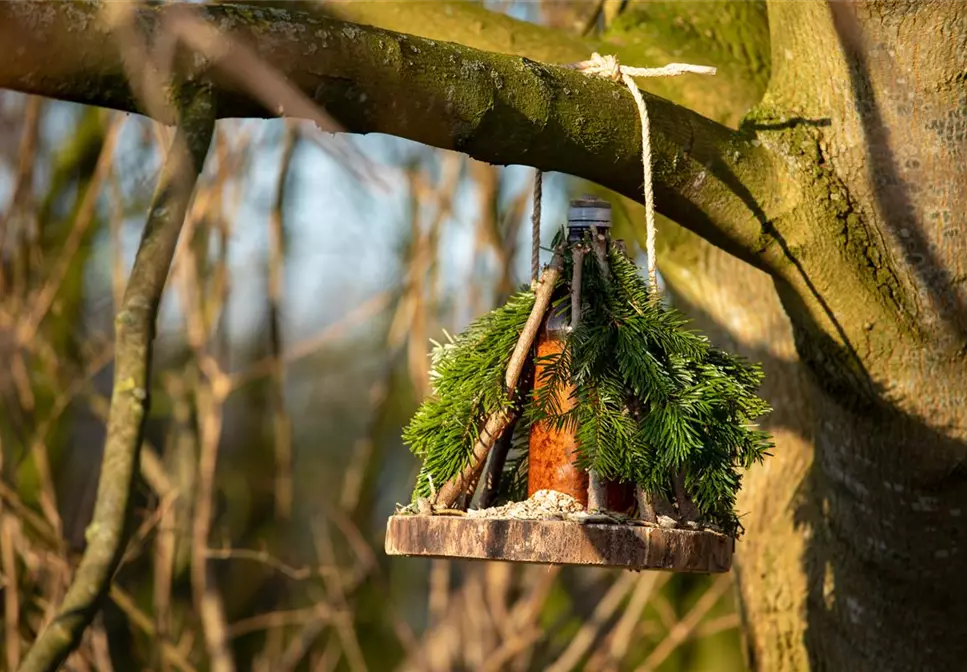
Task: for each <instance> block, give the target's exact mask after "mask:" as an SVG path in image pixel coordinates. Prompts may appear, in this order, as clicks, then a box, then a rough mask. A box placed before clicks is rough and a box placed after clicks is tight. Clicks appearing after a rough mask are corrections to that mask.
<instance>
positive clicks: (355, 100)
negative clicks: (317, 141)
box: [0, 2, 783, 267]
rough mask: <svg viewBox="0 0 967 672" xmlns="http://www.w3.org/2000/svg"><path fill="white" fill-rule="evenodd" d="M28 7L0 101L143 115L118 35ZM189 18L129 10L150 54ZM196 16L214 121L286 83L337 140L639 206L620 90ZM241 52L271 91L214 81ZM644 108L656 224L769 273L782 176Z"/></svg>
mask: <svg viewBox="0 0 967 672" xmlns="http://www.w3.org/2000/svg"><path fill="white" fill-rule="evenodd" d="M23 4H26V5H28V8H26V9H24V8H22V7H20V6H19V5H18V3H6V5H0V41H2V42H4V43H7V44H16V45H17V49H18V50H22V51H21V52H20V53H22V54H23V57H22V58H18V59H10V60H9V61H7V62H5V63H3V64H0V86H5V87H8V88H14V89H18V90H21V91H28V92H31V93H37V94H40V95H47V96H51V97H56V98H61V99H66V100H75V101H78V102H83V103H88V104H94V105H102V106H106V107H113V108H116V109H122V110H128V111H136V112H142V113H144V112H145V109H144V108H143V106H142V105H141V104H139V103H138V102H137V101H136V100H135V97H134V95H132V92H131V89H130V88H129V87H128V85H127V84H126V77H125V68H124V63H123V59H122V57H121V55H120V52H119V50H118V46H117V45H118V43H119V40H118V38H119V35H118V34H116V32H115V29H114V28H112V27H111V26H108V25H105V24H104V23H103V22H101V21H100V19H99V18H98V16H97V11H98V10H97V6H96V5H88V4H81V3H72V2H71V3H56V4H54V3H23ZM30 7H32V9H31V8H30ZM41 8H42V9H41ZM185 9H186V8H185V7H184V6H177V5H175V6H172V5H163V6H157V7H151V8H139V9H134V10H132V11H134V12H136V19H135V20H134V21H133V25H136V26H138V29H139V30H141V31H142V32H143V33H145V34H146V36H147V37H148V38H149V39H148V40H146V41H147V42H151V41H152V40H153V39H154V38H155V37H156V36H157V35H158V33H159V32H160V31H161V30H163V29H164V26H165V25H171V24H170V23H166V22H168V21H169V20H170V19H171V18H172V16H173V12H176V11H181V12H184V11H185ZM197 11H198V14H197V16H198V17H199V18H202V19H204V20H205V21H206V22H207V23H208V25H209V26H214V27H216V28H217V30H218V35H219V38H218V40H217V45H216V47H217V51H218V54H214V53H209V54H206V57H204V58H198V57H197V56H196V55H192V54H182V58H181V59H180V61H179V63H180V65H181V67H182V68H183V69H184V70H185V75H184V76H185V77H186V78H188V79H192V78H199V77H203V76H210V77H211V78H212V80H213V81H214V82H215V96H216V98H217V103H218V104H217V109H218V110H219V114H220V115H222V116H226V117H252V116H255V117H258V116H276V115H278V114H280V113H286V109H285V106H284V105H283V104H282V101H283V99H284V96H281V94H279V93H278V92H279V91H280V90H281V87H280V86H279V84H280V82H281V81H282V78H283V77H284V81H285V82H287V83H289V84H291V85H293V86H294V87H295V88H296V89H298V91H300V92H301V93H302V94H304V95H305V96H306V97H308V98H309V99H311V100H312V101H314V102H315V103H317V104H319V105H321V106H322V107H324V108H325V109H326V110H327V111H328V112H329V113H330V114H331V115H333V116H335V117H336V118H337V119H338V120H339V121H340V122H341V123H342V125H343V126H344V127H345V129H346V130H348V131H351V132H356V133H369V132H379V133H388V134H392V135H396V136H400V137H405V138H409V139H411V140H416V141H418V142H422V143H425V144H428V145H432V146H435V147H440V148H444V149H453V150H457V151H461V152H464V153H466V154H469V155H470V156H473V157H474V158H477V159H480V160H482V161H486V162H489V163H493V164H501V165H506V164H526V165H531V166H535V167H538V168H541V169H543V170H548V171H558V172H564V173H568V174H571V175H575V176H578V177H583V178H586V179H588V180H591V181H593V182H596V183H598V184H601V185H604V186H606V187H608V188H610V189H612V190H614V191H617V192H619V193H622V194H625V195H627V196H629V197H631V198H635V199H641V194H640V189H641V160H640V156H641V144H640V137H639V136H640V132H639V122H638V119H637V113H636V109H635V106H634V103H633V102H632V99H631V96H630V95H629V94H628V92H627V91H625V90H624V89H623V88H622V87H621V86H620V85H618V84H615V83H613V82H609V81H605V80H600V79H591V78H588V77H586V76H584V75H582V74H580V73H578V72H575V71H572V70H568V69H565V68H560V67H554V66H546V65H541V64H539V63H535V62H533V61H529V60H527V59H523V58H519V57H514V56H508V55H504V54H496V53H488V52H484V51H480V50H476V49H471V48H468V47H464V46H461V45H457V44H453V43H449V42H437V41H434V40H428V39H423V38H417V37H412V36H408V35H403V34H400V33H392V32H389V31H385V30H379V29H375V28H370V27H364V26H359V25H356V24H350V23H345V22H341V21H336V20H331V19H323V18H316V17H313V16H310V15H308V14H303V13H298V12H291V11H285V10H279V9H259V8H253V7H248V6H246V7H238V6H232V5H217V6H211V7H207V8H204V9H198V10H197ZM39 13H43V15H44V20H43V21H40V20H37V18H36V15H37V14H39ZM82 26H84V27H86V30H80V28H81V27H82ZM51 44H58V45H59V50H58V53H59V54H62V55H63V56H62V57H59V58H58V57H57V56H56V55H54V56H53V57H52V55H51V52H50V48H49V45H51ZM240 45H247V48H248V49H249V50H251V51H252V52H254V54H255V55H256V56H257V57H258V59H259V60H260V62H261V63H262V64H264V65H266V66H268V67H269V68H270V69H271V70H272V71H274V73H275V78H276V81H274V82H266V81H261V82H253V81H245V80H244V79H239V75H238V73H237V72H235V73H233V72H232V71H231V69H230V68H227V67H225V64H226V63H231V62H232V59H233V58H237V57H238V56H239V55H240V54H241V53H242V51H241V47H240ZM279 76H282V77H279ZM254 89H259V91H260V93H258V94H255V93H253V90H254ZM273 96H277V97H273ZM646 99H647V102H648V106H649V114H650V116H651V119H652V133H653V150H654V155H655V163H656V174H655V178H656V180H655V187H656V189H655V192H656V196H657V207H658V209H659V210H660V211H661V212H662V213H663V214H665V215H667V216H669V217H671V218H672V219H675V220H676V221H678V222H681V223H682V224H684V225H685V226H688V227H689V228H691V229H692V230H694V231H696V232H697V233H698V234H699V235H701V236H703V237H704V238H706V239H708V240H710V241H711V242H713V243H714V244H717V245H719V246H720V247H723V248H724V249H726V250H727V251H729V252H731V253H733V254H736V255H737V256H739V257H741V258H743V259H745V260H747V261H749V262H751V263H754V264H756V265H757V266H760V267H763V266H767V263H766V262H764V261H763V259H762V258H760V257H759V256H758V255H757V254H755V253H754V252H753V250H755V249H757V247H758V242H759V239H760V237H761V231H762V226H763V222H764V221H766V220H768V219H769V218H770V217H771V215H772V214H774V213H775V212H776V211H778V210H780V209H781V208H782V207H783V203H782V202H781V201H780V199H777V198H775V197H774V194H775V193H778V190H777V189H774V188H772V184H771V183H772V181H773V176H775V175H776V173H777V172H778V171H777V169H778V167H777V166H776V165H775V164H774V163H773V161H772V160H771V157H770V155H769V154H768V153H767V152H766V151H765V150H764V149H761V148H757V147H754V146H753V145H752V144H750V143H748V142H746V141H745V140H744V139H743V138H742V136H740V135H738V134H736V133H734V132H732V131H731V130H729V129H728V128H726V127H724V126H722V125H719V124H717V123H715V122H713V121H710V120H708V119H706V118H704V117H702V116H700V115H697V114H695V113H694V112H691V111H689V110H686V109H684V108H681V107H678V106H676V105H674V104H672V103H670V102H668V101H666V100H663V99H660V98H656V97H653V96H647V97H646ZM153 111H154V113H155V116H156V117H157V118H160V120H161V121H166V122H170V121H171V120H170V119H166V118H165V114H164V112H163V111H160V110H157V109H155V110H153ZM288 113H290V114H296V113H300V112H299V111H297V110H292V109H289V110H288ZM742 185H751V186H742Z"/></svg>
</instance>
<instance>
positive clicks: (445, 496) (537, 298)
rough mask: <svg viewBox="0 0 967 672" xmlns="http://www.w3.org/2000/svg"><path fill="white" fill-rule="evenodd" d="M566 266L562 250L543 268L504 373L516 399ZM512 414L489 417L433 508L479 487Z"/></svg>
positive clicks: (505, 412)
mask: <svg viewBox="0 0 967 672" xmlns="http://www.w3.org/2000/svg"><path fill="white" fill-rule="evenodd" d="M563 268H564V259H563V257H562V256H561V253H560V252H555V253H554V258H553V259H551V264H550V266H548V267H547V270H546V271H544V275H543V276H541V281H540V283H539V284H538V285H537V289H536V290H535V291H534V307H533V308H532V309H531V314H530V315H529V316H528V318H527V322H526V323H525V324H524V328H523V329H522V330H521V332H520V337H519V338H518V339H517V345H516V346H515V347H514V352H513V353H512V354H511V356H510V361H509V362H508V364H507V373H506V375H505V376H504V385H505V386H506V388H507V393H508V396H510V397H511V399H513V397H514V394H515V392H516V390H517V381H518V380H519V379H520V374H521V371H523V369H524V363H525V362H526V361H527V356H528V355H529V354H530V350H531V347H532V346H533V345H534V339H535V338H536V337H537V330H538V329H540V326H541V322H543V321H544V315H545V314H546V313H547V308H548V306H550V305H551V295H552V294H553V293H554V287H555V286H556V285H557V281H558V279H559V278H560V277H561V271H562V270H563ZM513 416H514V413H513V411H511V410H509V409H501V410H499V411H495V412H494V413H493V414H491V416H490V417H489V418H487V422H485V423H484V426H483V429H481V430H480V436H479V437H477V440H476V441H475V442H474V445H473V452H472V453H471V455H470V461H469V462H468V463H467V466H465V467H464V468H463V470H462V471H461V472H460V473H459V474H457V475H456V476H455V477H453V478H451V479H450V480H449V481H447V482H446V483H444V484H443V486H442V487H441V488H440V489H439V490H438V491H437V493H436V496H435V497H434V498H433V501H432V502H431V504H432V505H433V507H434V508H436V507H443V508H450V507H452V506H453V504H454V502H456V501H457V499H458V498H459V497H460V495H462V494H464V493H466V492H468V491H470V490H473V488H475V487H476V486H477V481H478V480H479V479H480V474H481V472H482V471H483V467H484V463H485V462H486V460H487V455H489V454H490V449H491V448H493V445H494V443H495V442H496V441H497V439H499V438H500V436H501V435H502V434H503V433H504V431H505V430H506V429H507V427H508V425H510V422H511V420H512V418H513Z"/></svg>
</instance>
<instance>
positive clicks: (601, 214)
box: [567, 196, 611, 228]
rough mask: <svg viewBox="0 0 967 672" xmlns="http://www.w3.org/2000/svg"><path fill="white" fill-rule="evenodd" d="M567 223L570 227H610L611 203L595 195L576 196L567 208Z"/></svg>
mask: <svg viewBox="0 0 967 672" xmlns="http://www.w3.org/2000/svg"><path fill="white" fill-rule="evenodd" d="M567 225H568V226H569V227H571V228H577V227H580V228H590V227H592V226H596V227H599V228H610V227H611V204H610V203H608V202H607V201H605V200H602V199H600V198H598V197H596V196H582V197H581V198H576V199H574V200H572V201H571V205H570V207H568V209H567Z"/></svg>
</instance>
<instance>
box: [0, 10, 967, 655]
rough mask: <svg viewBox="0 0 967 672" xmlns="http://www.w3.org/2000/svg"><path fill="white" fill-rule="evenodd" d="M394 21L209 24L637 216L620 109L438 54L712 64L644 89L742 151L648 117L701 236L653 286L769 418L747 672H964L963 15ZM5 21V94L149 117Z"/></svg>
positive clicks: (120, 89) (308, 76)
mask: <svg viewBox="0 0 967 672" xmlns="http://www.w3.org/2000/svg"><path fill="white" fill-rule="evenodd" d="M403 4H404V3H385V2H380V3H349V4H346V5H342V4H340V5H335V6H333V8H332V10H331V11H333V12H336V13H339V15H340V16H342V17H343V18H348V19H350V20H353V21H358V22H361V23H368V24H373V25H378V26H382V27H384V28H390V29H397V30H403V31H406V32H413V33H418V34H423V35H424V36H425V37H427V38H429V39H428V40H422V41H420V40H417V39H416V38H408V37H403V36H399V35H396V34H393V33H387V32H381V31H378V30H376V29H374V28H363V27H360V26H355V25H352V24H346V23H335V22H332V21H328V22H327V20H325V19H319V18H312V17H308V16H305V15H297V14H295V13H292V12H284V11H283V12H276V11H274V10H273V11H268V10H266V11H259V10H250V9H232V8H211V9H209V10H207V12H208V14H207V15H206V16H207V17H208V19H209V20H211V21H214V22H215V24H216V25H218V26H219V27H220V29H222V30H223V31H225V32H227V33H231V34H235V35H238V36H240V37H241V38H242V39H244V40H245V41H246V42H247V43H248V44H250V45H254V48H255V49H256V52H257V53H258V54H259V55H260V56H262V57H263V58H265V59H266V60H267V61H268V62H269V63H271V64H272V65H273V66H274V67H277V68H279V69H280V70H281V71H283V72H284V73H285V74H286V75H287V77H288V78H289V81H291V82H292V83H294V84H295V85H296V86H297V87H298V88H299V89H300V90H301V91H303V92H305V93H307V94H308V95H309V96H310V97H311V98H312V99H313V100H315V101H316V102H319V103H322V104H324V105H326V106H327V109H329V110H330V112H332V113H333V114H335V115H336V116H337V117H338V118H339V120H340V121H341V122H342V123H343V124H344V125H345V126H346V127H347V128H348V129H349V130H352V131H357V132H369V131H380V132H388V133H394V134H397V135H402V136H405V137H410V138H412V139H416V140H420V141H422V142H427V143H429V144H434V145H436V146H441V147H447V148H451V149H458V150H461V151H464V152H467V153H469V154H471V155H473V156H475V157H477V158H481V159H484V160H487V161H492V162H497V163H523V164H529V165H534V166H537V167H540V168H543V169H546V170H551V169H553V170H560V171H563V172H568V173H571V174H574V175H578V176H582V177H585V178H588V179H591V180H594V181H597V182H599V183H600V184H602V185H604V186H606V187H608V188H610V189H613V190H615V191H617V192H619V193H621V194H624V195H626V196H629V197H632V198H634V197H635V196H636V195H637V190H638V187H639V186H640V185H638V184H637V179H638V178H637V177H635V176H637V175H640V166H638V165H637V156H638V154H637V152H639V150H640V147H638V146H637V145H636V142H637V140H636V138H635V135H636V134H637V127H636V125H635V121H634V116H633V115H634V112H633V108H632V106H631V104H630V99H628V100H626V99H624V98H622V96H623V95H624V94H622V93H621V91H620V90H618V87H613V86H611V85H610V84H608V83H605V82H589V81H586V80H585V79H583V78H582V77H580V76H577V75H575V74H574V73H568V72H566V71H561V70H557V69H555V68H551V67H547V66H541V65H537V64H535V63H533V62H530V61H527V60H522V59H521V58H519V57H511V56H506V55H496V54H492V53H484V52H477V51H472V50H469V49H467V48H465V47H458V46H455V45H450V44H441V43H439V42H437V41H436V40H439V39H441V38H446V39H455V40H457V41H459V42H461V43H463V44H465V45H473V46H477V47H479V48H482V49H486V50H488V52H501V53H503V54H517V55H518V56H527V57H529V58H537V59H542V60H546V61H548V62H556V63H564V62H570V61H573V60H578V59H580V58H584V57H586V56H587V54H588V53H589V52H590V51H591V50H593V49H597V50H599V51H601V52H602V53H615V52H617V53H618V54H619V56H621V58H622V60H623V62H625V63H629V64H634V65H643V66H648V65H655V64H661V63H662V62H667V61H672V60H692V61H697V62H703V61H704V59H701V58H700V57H699V58H697V57H696V56H695V54H702V53H705V54H708V55H709V57H708V61H704V62H711V63H713V64H715V65H718V66H721V70H720V75H719V76H717V77H716V78H715V81H714V83H709V84H706V83H705V82H704V81H703V82H702V83H701V84H699V85H698V86H696V85H695V84H694V83H690V82H674V83H667V84H666V83H648V84H646V86H648V87H649V90H652V91H659V90H660V92H661V93H663V94H664V95H666V96H667V97H669V98H671V99H672V100H674V101H676V102H679V103H684V104H687V105H688V106H690V107H692V108H693V109H694V110H695V111H698V112H700V113H701V114H704V115H705V116H706V117H708V118H709V119H713V120H717V121H719V122H722V123H726V124H735V125H737V126H738V127H739V130H738V132H736V133H735V134H732V133H726V132H724V131H723V129H722V127H719V126H717V125H710V124H712V122H711V121H710V120H709V119H703V118H701V117H698V116H697V115H693V114H691V113H689V112H686V111H684V110H683V109H682V108H677V107H672V106H668V105H667V104H665V103H662V102H660V101H659V100H657V99H655V98H649V99H648V104H649V109H650V110H654V112H653V114H654V115H656V116H657V117H658V118H659V119H663V120H664V121H659V122H658V123H657V124H656V126H657V132H658V134H659V135H658V137H657V145H658V149H659V152H660V154H661V157H662V158H661V159H660V160H659V170H658V175H659V179H660V181H661V189H659V190H658V204H659V207H660V209H661V210H662V212H664V213H665V214H667V215H670V216H672V217H673V218H675V219H677V220H678V221H679V222H680V223H681V224H682V225H683V226H684V227H686V228H687V229H688V230H685V229H669V228H667V226H666V228H664V229H663V240H662V253H661V256H660V266H661V269H662V271H663V273H664V274H665V276H666V277H667V278H669V280H670V281H671V284H672V285H673V287H674V288H675V291H676V296H677V298H678V299H679V300H680V301H682V302H684V303H685V304H687V305H688V307H689V309H690V312H691V313H692V315H693V316H695V317H696V318H697V320H698V325H697V326H699V327H700V328H703V329H705V330H707V331H709V332H710V333H711V334H712V336H713V340H714V341H716V342H717V343H719V344H721V345H723V346H725V347H731V348H734V349H736V350H738V351H740V352H742V353H744V354H746V355H748V356H750V357H751V358H753V359H756V360H760V361H763V362H764V364H765V368H766V373H767V377H766V383H765V386H764V393H765V396H766V397H767V398H768V399H769V401H770V402H771V403H772V405H773V406H774V407H775V408H776V411H775V413H774V414H773V416H772V417H771V419H770V421H769V423H770V429H771V430H772V431H773V432H774V435H775V438H776V443H777V447H776V450H775V455H774V457H772V458H770V459H768V460H767V461H766V463H765V464H764V465H763V466H762V467H761V468H757V469H754V470H752V471H751V472H749V474H748V476H747V478H746V482H745V488H744V489H743V491H742V495H741V499H740V506H741V508H742V509H744V510H745V511H748V515H747V516H746V517H745V519H744V524H745V526H746V529H747V534H746V535H745V537H743V539H742V540H741V541H740V542H739V544H738V547H737V552H738V556H737V570H738V577H739V579H740V581H739V583H740V589H741V597H742V606H743V612H744V620H745V624H746V634H747V643H748V646H747V648H748V651H749V657H750V662H751V663H752V665H753V667H754V668H757V669H762V670H769V671H772V670H801V669H807V668H814V669H820V670H826V669H828V670H884V669H888V670H924V669H929V670H955V669H962V667H963V661H964V660H967V638H964V637H963V635H962V632H961V630H962V628H963V623H965V622H967V572H965V571H964V570H965V569H967V563H965V559H964V558H965V552H964V549H963V548H962V545H963V543H964V542H963V540H964V538H965V535H967V515H965V509H967V469H965V467H964V461H965V458H967V384H965V381H967V309H965V305H964V303H965V301H967V287H965V285H967V249H965V247H967V221H965V214H964V213H967V189H965V188H964V186H963V185H965V184H967V75H965V73H967V5H965V4H964V3H960V2H942V1H938V2H920V3H907V2H894V1H892V0H875V1H874V0H867V1H858V2H835V3H824V2H775V3H772V4H769V5H768V16H766V10H765V8H764V6H763V5H762V4H761V3H707V2H702V3H663V2H642V3H638V2H630V3H622V8H623V9H622V11H620V12H617V13H615V12H614V11H611V10H610V9H609V10H608V12H606V14H607V15H608V16H609V17H610V21H611V23H610V24H609V27H608V28H607V30H606V31H605V33H604V34H603V36H602V38H601V39H599V40H589V41H583V40H580V39H579V38H577V37H575V36H569V35H564V34H562V33H557V32H550V31H547V30H542V29H540V28H539V27H536V26H530V25H524V24H519V23H515V22H513V21H512V20H510V19H506V18H505V17H491V16H489V15H486V14H484V13H481V12H480V10H479V8H477V7H474V6H473V5H471V4H470V3H405V4H406V5H407V11H406V12H403V11H401V9H400V7H401V6H402V5H403ZM6 5H9V6H4V5H0V43H3V44H11V43H13V41H14V40H17V39H22V38H23V36H24V35H39V36H41V37H40V38H37V39H36V40H34V41H31V40H27V41H26V43H25V45H24V46H25V48H26V49H27V52H28V53H29V54H34V56H33V57H32V58H19V59H13V61H12V62H11V61H10V60H8V61H5V62H4V63H2V64H0V86H8V87H12V88H17V89H20V90H25V91H31V92H37V93H43V94H45V95H50V96H54V97H60V98H64V99H70V100H79V101H82V102H89V103H95V104H102V105H107V106H112V107H116V108H119V109H129V110H140V109H142V108H141V107H139V106H138V103H137V102H136V101H135V99H134V98H133V96H132V95H131V93H130V89H129V88H128V87H127V84H126V83H125V79H124V75H123V73H124V70H123V67H122V64H121V62H120V60H119V58H118V56H117V54H116V53H115V52H112V51H111V50H110V49H109V48H108V47H107V46H105V45H106V44H107V43H108V42H109V40H108V37H109V36H105V35H104V34H103V33H100V34H99V33H96V32H92V31H87V32H84V31H78V30H76V27H77V26H78V25H80V24H78V23H75V21H78V20H79V19H77V18H76V17H77V16H82V17H84V16H87V17H88V18H87V19H84V20H85V21H93V20H94V19H93V18H92V16H89V15H87V14H85V13H84V12H87V11H88V10H87V9H85V7H86V6H78V5H72V4H65V3H59V4H56V5H55V4H53V3H51V4H47V3H43V5H44V6H45V9H44V10H43V12H40V13H38V12H33V13H31V11H27V10H21V9H20V8H18V7H16V6H15V3H6ZM625 5H626V6H625ZM164 11H166V10H160V9H159V10H150V11H149V12H146V13H144V14H143V15H142V16H143V19H142V22H141V24H142V27H143V28H144V29H145V30H147V31H148V32H149V33H150V31H151V30H152V26H153V25H155V23H156V21H157V17H158V16H160V15H162V14H163V13H164ZM40 15H42V16H43V17H45V18H43V20H41V19H39V18H37V17H38V16H40ZM153 22H154V23H153ZM91 25H94V24H91ZM45 31H46V32H45ZM643 36H644V37H643ZM58 40H61V41H62V42H58ZM51 44H64V45H65V46H64V50H65V51H57V52H56V53H55V54H54V55H53V56H52V55H51V53H50V45H51ZM767 47H768V48H769V49H770V50H771V54H769V53H766V51H767ZM578 52H580V53H578ZM68 53H69V54H83V55H84V56H85V57H84V58H79V57H77V56H73V55H72V56H71V57H70V58H65V57H63V54H68ZM58 55H60V56H58ZM670 55H671V56H672V57H669V56H670ZM656 61H657V63H656ZM770 64H771V65H770ZM210 65H211V64H205V67H206V68H208V67H209V66H210ZM216 74H217V73H216ZM767 74H768V84H767V82H766V76H767ZM216 81H217V82H219V90H220V92H221V94H220V102H222V103H224V104H226V105H228V108H226V109H229V110H231V114H237V115H241V114H245V115H264V114H266V111H265V107H264V104H262V103H254V102H253V99H252V96H251V95H249V94H247V93H245V91H244V90H243V89H242V88H240V86H239V85H238V83H235V82H232V81H230V80H228V79H225V78H223V79H218V78H217V77H216ZM710 87H716V88H714V89H711V88H710ZM717 87H723V88H724V89H725V90H723V89H720V88H717ZM710 91H713V93H709V92H710ZM571 92H574V93H573V94H572V93H571ZM608 96H616V97H614V99H613V100H614V102H613V103H612V102H611V101H609V99H608ZM760 99H761V100H760ZM588 100H593V101H594V104H593V105H588V104H585V101H588ZM750 108H752V109H751V110H750ZM275 113H277V112H275ZM417 121H418V122H419V123H420V124H429V125H428V126H427V127H426V128H428V129H429V130H426V129H420V128H418V127H417V126H418V124H417ZM733 142H739V143H740V144H741V147H742V149H741V150H740V152H739V156H737V157H733V158H730V156H732V155H731V154H730V153H729V151H728V150H729V149H730V148H731V147H732V145H731V144H730V143H733ZM745 143H748V145H751V146H752V147H754V148H755V151H751V150H748V151H747V150H746V148H745V147H746V144H745ZM693 147H694V148H695V149H693ZM703 148H704V149H703ZM723 150H724V151H723ZM697 156H698V157H699V158H697V159H696V157H697ZM694 234H698V235H699V236H702V237H703V238H704V239H705V240H704V241H703V240H701V239H699V238H698V236H696V235H694ZM707 241H711V242H712V243H714V244H715V245H717V246H718V249H717V248H715V247H712V245H709V244H708V242H707ZM722 250H725V251H727V252H729V253H730V254H731V255H732V256H729V255H728V254H725V253H724V252H723V251H722ZM743 262H746V263H743ZM753 266H755V268H753ZM757 269H759V270H757ZM762 271H766V272H767V273H768V274H767V273H765V272H762Z"/></svg>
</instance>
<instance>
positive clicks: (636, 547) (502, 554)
mask: <svg viewBox="0 0 967 672" xmlns="http://www.w3.org/2000/svg"><path fill="white" fill-rule="evenodd" d="M385 547H386V553H387V554H388V555H420V556H428V557H444V558H470V559H478V560H502V561H510V562H536V563H544V564H552V565H599V566H605V567H622V568H625V569H665V570H670V571H676V572H706V573H719V572H727V571H729V569H730V568H731V566H732V550H733V541H732V539H731V538H730V537H728V536H726V535H724V534H718V533H716V532H710V531H705V530H703V531H695V530H679V529H664V528H658V527H643V526H634V525H602V524H582V523H577V522H572V521H559V520H521V519H516V518H496V519H495V518H465V517H453V516H426V515H401V516H391V517H390V519H389V521H388V522H387V525H386V544H385Z"/></svg>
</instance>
